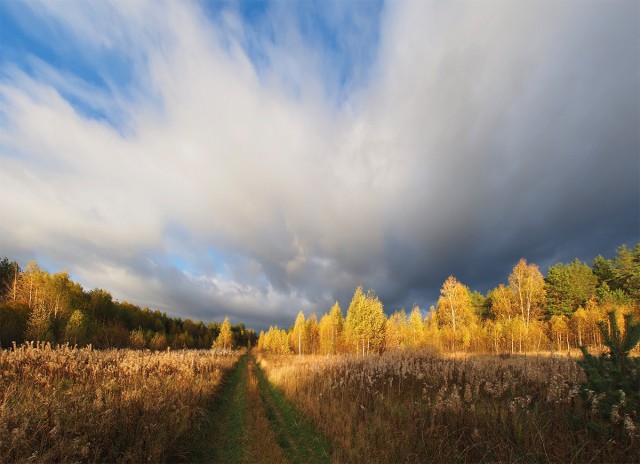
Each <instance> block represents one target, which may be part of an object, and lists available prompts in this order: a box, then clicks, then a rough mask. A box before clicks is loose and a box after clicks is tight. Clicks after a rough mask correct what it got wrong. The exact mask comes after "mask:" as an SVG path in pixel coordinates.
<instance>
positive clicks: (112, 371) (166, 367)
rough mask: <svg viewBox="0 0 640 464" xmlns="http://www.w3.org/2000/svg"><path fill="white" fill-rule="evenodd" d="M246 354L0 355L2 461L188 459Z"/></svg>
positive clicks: (64, 351) (65, 350)
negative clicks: (216, 400)
mask: <svg viewBox="0 0 640 464" xmlns="http://www.w3.org/2000/svg"><path fill="white" fill-rule="evenodd" d="M241 354H242V352H241V351H231V350H217V349H216V350H178V351H161V352H152V351H148V350H147V351H141V350H138V351H136V350H115V349H110V350H103V351H100V350H92V349H91V348H90V347H89V348H81V349H77V348H70V347H68V346H59V347H57V348H55V349H54V348H52V347H51V345H50V344H35V345H34V344H33V343H30V344H25V345H22V346H19V347H16V346H14V347H13V348H12V349H9V350H0V462H1V463H3V464H4V463H9V462H36V463H38V462H43V463H44V462H167V461H176V460H183V459H184V456H185V455H186V453H187V452H188V451H189V449H188V446H189V438H190V437H191V436H192V435H193V434H194V433H196V432H197V430H196V428H197V427H198V426H199V424H202V423H203V421H202V417H203V415H204V411H205V410H206V408H207V406H208V404H209V403H210V401H211V398H212V396H213V394H214V393H215V392H216V391H217V389H218V388H219V386H220V384H221V382H222V380H223V378H224V377H225V376H226V375H227V373H228V372H229V370H230V369H231V368H232V367H233V366H234V365H235V364H236V363H237V360H238V359H239V357H240V355H241Z"/></svg>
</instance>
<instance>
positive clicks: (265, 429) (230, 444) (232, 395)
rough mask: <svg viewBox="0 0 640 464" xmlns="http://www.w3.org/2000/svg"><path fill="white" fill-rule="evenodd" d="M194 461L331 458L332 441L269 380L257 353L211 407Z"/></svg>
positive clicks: (312, 460)
mask: <svg viewBox="0 0 640 464" xmlns="http://www.w3.org/2000/svg"><path fill="white" fill-rule="evenodd" d="M204 423H205V424H206V426H205V428H204V429H203V432H202V434H201V435H200V436H199V437H197V439H196V441H195V443H194V445H193V452H192V453H191V455H190V456H189V457H188V461H190V462H211V463H230V464H231V463H328V462H330V459H329V453H328V442H327V441H326V440H325V439H323V438H322V437H320V436H319V435H318V434H317V432H316V430H315V429H314V427H313V426H312V424H310V423H309V422H308V421H306V420H305V419H304V417H302V415H301V414H300V413H299V412H298V411H297V410H295V408H294V407H293V406H292V405H291V404H290V403H288V402H287V401H286V400H285V399H284V398H283V397H282V394H281V393H280V392H279V391H278V390H276V389H275V388H274V387H273V385H271V383H270V382H269V381H268V380H267V378H266V377H265V375H264V373H263V372H262V370H261V369H260V368H259V367H258V365H257V364H256V362H255V359H254V358H253V356H252V355H251V354H247V355H244V356H243V357H242V358H241V359H240V361H239V362H238V365H237V366H236V367H235V368H234V370H233V371H232V372H231V373H230V374H229V376H228V378H227V380H226V382H225V385H224V386H223V388H222V390H221V392H220V395H219V396H218V398H217V399H216V400H215V401H214V402H213V403H212V405H211V407H210V408H209V409H208V410H207V412H206V417H205V421H204Z"/></svg>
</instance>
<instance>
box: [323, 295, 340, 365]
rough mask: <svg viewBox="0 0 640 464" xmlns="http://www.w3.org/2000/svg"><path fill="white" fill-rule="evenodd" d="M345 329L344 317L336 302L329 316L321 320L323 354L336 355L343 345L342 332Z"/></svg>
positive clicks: (326, 315)
mask: <svg viewBox="0 0 640 464" xmlns="http://www.w3.org/2000/svg"><path fill="white" fill-rule="evenodd" d="M343 328H344V317H343V316H342V310H341V309H340V305H339V304H338V302H337V301H336V302H335V304H334V305H333V306H332V307H331V310H329V314H325V315H324V316H322V318H321V319H320V323H319V327H318V330H319V336H320V352H321V353H322V354H335V353H336V351H337V350H338V348H339V346H340V345H341V340H342V332H343Z"/></svg>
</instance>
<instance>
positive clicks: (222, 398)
mask: <svg viewBox="0 0 640 464" xmlns="http://www.w3.org/2000/svg"><path fill="white" fill-rule="evenodd" d="M246 420H247V356H246V355H244V356H242V357H241V358H240V360H239V361H238V363H237V365H236V366H235V367H234V368H233V370H232V371H231V373H229V375H228V376H227V378H226V379H225V383H224V385H223V386H222V388H221V390H220V394H219V395H217V396H216V398H215V399H214V400H213V401H212V403H211V406H210V407H209V408H207V411H206V417H205V420H204V427H203V430H202V433H201V434H200V436H199V437H198V439H197V441H196V443H195V445H194V446H193V448H192V452H191V454H190V455H189V457H188V461H189V462H198V463H205V462H206V463H225V464H236V463H240V462H242V455H243V451H244V444H243V442H242V438H243V431H244V428H245V424H246Z"/></svg>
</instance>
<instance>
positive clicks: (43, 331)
mask: <svg viewBox="0 0 640 464" xmlns="http://www.w3.org/2000/svg"><path fill="white" fill-rule="evenodd" d="M27 339H29V340H32V341H41V342H53V341H54V340H53V331H52V329H51V315H50V314H49V311H48V310H47V308H46V307H45V305H44V303H43V302H40V301H39V302H38V303H36V304H35V305H34V307H33V309H32V310H31V315H30V316H29V322H28V323H27Z"/></svg>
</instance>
